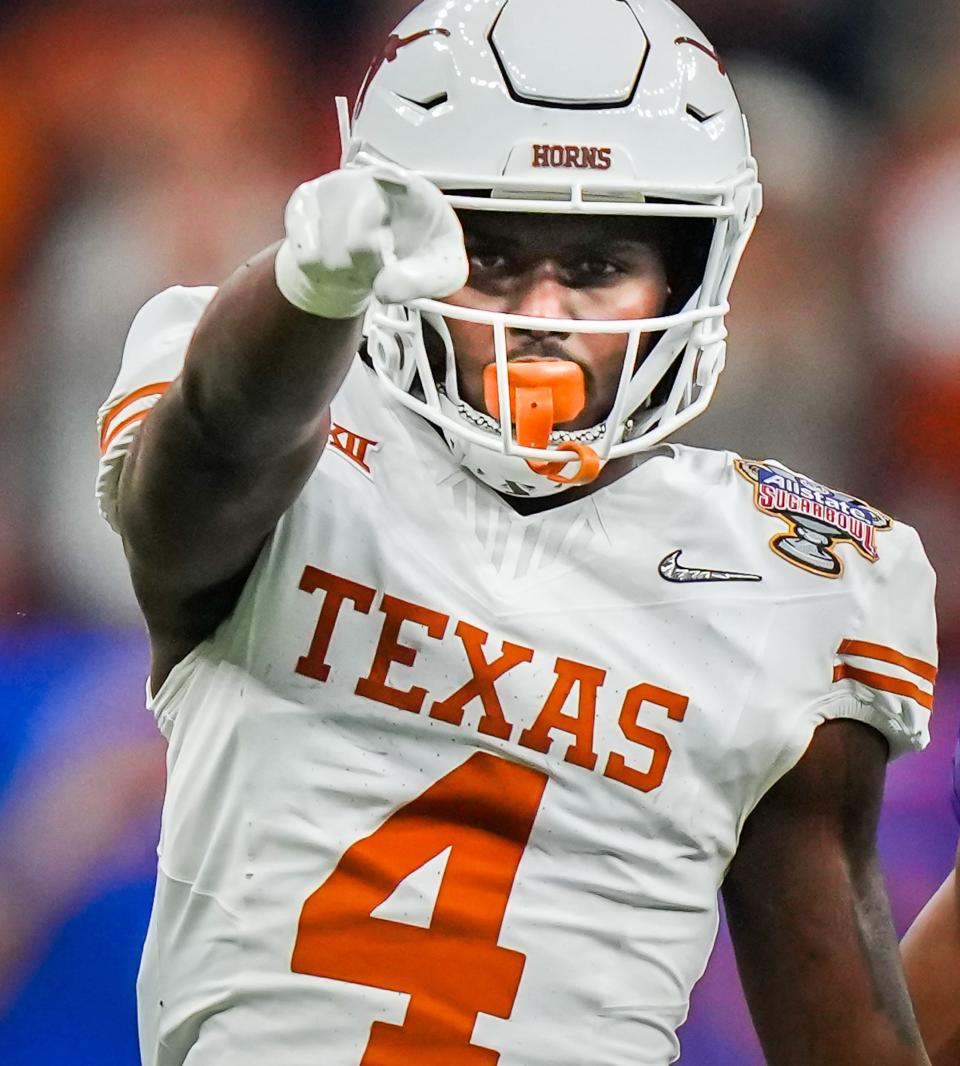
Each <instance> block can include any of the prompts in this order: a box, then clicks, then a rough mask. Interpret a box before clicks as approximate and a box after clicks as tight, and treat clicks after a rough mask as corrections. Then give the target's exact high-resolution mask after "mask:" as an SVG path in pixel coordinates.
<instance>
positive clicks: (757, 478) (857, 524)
mask: <svg viewBox="0 0 960 1066" xmlns="http://www.w3.org/2000/svg"><path fill="white" fill-rule="evenodd" d="M736 466H737V470H738V472H739V473H740V474H742V475H743V476H744V477H745V478H746V479H747V480H748V481H750V482H752V483H753V486H754V503H755V504H756V507H757V509H758V510H760V511H762V512H763V513H764V514H768V515H770V516H771V517H773V518H780V519H782V520H783V521H784V522H786V523H787V525H788V526H789V529H788V531H787V532H786V533H778V534H777V535H776V536H775V537H774V538H773V539H772V540H771V541H770V547H771V548H772V549H773V550H774V552H776V554H777V555H779V556H780V558H781V559H786V561H787V562H788V563H793V565H794V566H799V567H800V568H801V569H803V570H806V571H808V572H809V573H811V574H819V575H820V576H822V577H840V575H841V574H842V573H843V559H842V558H841V557H840V555H839V554H838V552H837V551H836V547H837V545H839V544H852V545H853V546H854V548H856V550H857V551H858V552H859V553H860V555H862V556H863V557H864V559H866V560H868V561H869V562H871V563H875V562H876V561H877V558H878V555H877V533H878V532H880V531H882V530H885V529H889V528H890V526H891V525H892V522H891V520H890V518H889V517H888V516H887V515H885V514H883V512H882V511H878V510H877V509H876V508H875V507H871V506H870V505H869V504H867V503H864V502H863V500H858V499H857V498H856V497H854V496H848V495H847V494H846V493H844V492H837V491H836V490H835V489H831V488H828V487H827V486H826V485H821V484H819V483H818V482H816V481H812V480H811V479H810V478H807V477H804V476H803V475H802V474H795V473H793V471H791V470H788V469H787V468H786V467H782V466H779V465H778V464H776V463H772V462H764V463H758V462H754V461H753V460H748V459H738V460H737V463H736Z"/></svg>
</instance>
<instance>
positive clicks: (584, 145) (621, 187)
mask: <svg viewBox="0 0 960 1066" xmlns="http://www.w3.org/2000/svg"><path fill="white" fill-rule="evenodd" d="M341 117H342V125H343V127H344V139H345V144H344V159H343V162H344V165H346V166H350V165H360V164H363V163H369V162H374V161H383V160H385V161H388V162H391V163H394V164H396V165H398V166H401V167H404V168H406V169H409V170H413V171H416V172H417V173H419V174H421V175H423V176H424V177H426V178H427V179H429V180H430V181H432V182H434V183H435V184H436V185H438V186H439V187H440V188H441V189H443V190H444V191H445V192H447V194H448V196H449V199H450V200H451V202H452V203H453V204H454V206H455V207H456V208H458V209H459V210H497V211H514V212H525V213H538V212H540V213H570V214H574V213H576V214H604V215H609V214H614V215H630V216H638V215H640V216H643V215H646V216H658V217H674V218H707V219H713V220H715V226H714V235H713V240H712V245H711V248H710V251H709V254H708V255H707V258H706V266H705V269H704V274H703V279H702V282H701V284H700V285H699V286H698V287H697V288H696V291H695V292H694V293H693V295H692V296H691V297H690V299H689V301H688V302H687V304H686V306H684V307H682V308H679V309H676V310H675V312H674V313H672V314H669V315H665V316H663V317H661V318H658V319H636V320H628V321H620V322H597V321H592V320H577V321H570V322H567V321H563V322H561V321H560V320H554V319H532V318H527V317H520V316H517V315H510V314H494V313H489V312H480V311H473V310H470V309H465V308H461V307H452V306H450V305H447V304H445V303H442V302H440V301H432V300H421V301H416V302H415V303H413V304H411V305H409V306H384V305H379V304H374V306H373V307H372V309H371V312H370V314H369V316H368V320H367V329H368V348H369V352H370V357H371V359H372V361H373V364H374V367H375V369H376V370H377V373H378V374H379V375H380V377H381V379H382V380H383V381H384V382H385V384H386V385H387V387H388V389H389V390H390V391H391V392H392V393H393V394H394V395H395V396H396V397H397V399H398V400H400V402H402V403H404V404H406V405H407V406H408V407H411V408H412V409H414V410H416V411H418V412H419V413H420V414H422V415H424V416H425V417H427V418H429V419H430V420H431V421H433V422H435V423H436V424H438V425H439V426H440V427H441V429H442V431H443V432H444V435H445V437H446V439H447V441H448V443H449V444H450V446H451V448H452V449H453V450H454V452H455V454H457V456H458V458H459V459H460V461H462V462H463V463H464V464H465V465H466V466H468V467H469V468H470V469H471V470H472V471H473V472H474V473H475V474H476V475H477V476H478V477H480V478H482V479H483V480H484V481H486V482H487V483H488V484H491V485H492V486H493V487H494V488H496V489H497V490H498V491H501V492H507V493H514V494H520V495H542V494H546V493H552V492H555V491H562V490H563V489H564V488H565V487H567V486H566V485H562V484H557V483H556V482H554V481H551V480H549V479H548V478H547V477H545V476H543V475H540V474H535V473H534V472H533V471H532V470H531V469H530V467H529V466H528V465H527V461H528V460H534V461H536V460H539V461H541V462H543V461H545V460H553V461H554V462H556V461H557V459H558V453H557V451H555V450H553V449H554V448H555V447H556V446H557V445H558V444H561V443H562V441H560V440H557V439H555V438H556V437H557V435H556V434H555V435H554V437H552V438H551V448H550V449H548V450H543V449H532V448H525V447H522V446H521V445H519V444H518V443H517V442H516V441H515V440H514V437H513V431H512V428H511V426H510V425H509V420H506V419H505V420H504V422H503V424H502V425H500V424H498V423H497V422H496V421H495V420H493V419H491V418H490V417H489V416H488V415H487V414H485V413H484V412H477V411H474V410H472V409H470V408H468V407H467V406H466V405H465V404H464V403H463V402H462V400H461V399H460V397H459V394H458V391H457V384H456V371H455V363H454V352H453V346H452V343H451V341H450V336H449V331H448V330H447V329H446V328H445V322H444V319H452V318H457V319H466V320H468V321H473V322H484V323H487V324H489V325H490V326H491V327H492V329H493V337H494V355H495V359H496V363H497V368H498V375H499V377H500V380H501V395H502V396H504V397H506V395H507V392H506V389H507V385H506V375H507V343H506V331H507V330H508V329H511V328H518V329H526V330H536V329H541V330H544V331H551V330H556V329H563V330H564V331H568V332H574V333H618V334H621V335H625V336H626V337H627V338H628V343H627V351H626V357H625V364H624V371H623V375H622V377H621V382H620V388H619V391H618V393H617V396H616V399H615V401H614V403H613V406H612V409H611V411H610V414H609V416H608V418H607V419H606V421H605V423H604V424H603V425H602V426H599V427H596V428H595V429H594V430H589V431H584V433H582V434H580V433H578V434H573V436H574V437H576V438H578V439H581V438H582V439H584V440H589V441H591V442H592V444H591V446H592V447H595V449H596V450H597V452H598V454H599V456H600V458H601V460H602V461H607V460H609V459H611V458H616V457H618V456H621V455H625V454H629V453H632V452H636V451H639V450H641V449H644V448H648V447H651V446H653V445H655V444H657V443H658V442H659V441H661V440H663V439H664V437H666V436H667V435H669V434H670V433H672V432H674V431H675V430H676V429H678V428H679V427H680V426H682V425H684V424H685V423H687V422H689V421H690V420H691V419H692V418H694V417H696V416H697V415H698V414H700V413H701V412H702V411H703V410H704V409H705V408H706V406H707V404H708V403H709V401H710V399H711V397H712V395H713V392H714V389H715V386H716V381H717V378H718V376H719V374H720V372H721V371H722V369H723V364H724V360H725V347H726V335H727V334H726V328H725V325H724V319H725V315H726V313H727V311H728V309H729V305H728V303H727V297H728V294H729V291H730V286H731V284H732V282H733V278H734V274H735V272H736V269H737V266H738V264H739V260H740V257H741V255H742V253H743V250H744V247H745V245H746V243H747V240H748V239H749V236H750V233H751V231H752V229H753V225H754V222H755V220H756V217H757V215H758V214H759V211H760V207H761V193H760V185H759V183H758V181H757V169H756V163H755V161H754V159H753V158H752V155H751V151H750V142H749V136H748V133H747V127H746V122H745V119H744V117H743V115H742V112H741V110H740V106H739V104H738V102H737V98H736V95H735V94H734V91H733V88H732V86H731V84H730V81H729V79H728V77H727V75H726V70H725V68H724V65H723V63H722V61H721V60H720V58H719V57H718V56H717V55H716V53H715V51H714V50H713V48H712V47H711V45H710V44H709V42H708V41H707V40H706V38H705V37H704V35H703V34H702V33H701V32H700V31H699V30H698V29H697V27H696V26H695V25H694V23H693V22H692V21H691V20H690V19H689V18H687V16H686V15H684V14H683V12H682V11H680V9H679V8H677V7H676V6H675V5H674V4H672V3H670V2H669V0H427V2H425V3H423V4H420V5H419V6H418V7H416V8H415V9H414V10H413V11H412V12H411V13H410V14H409V15H408V16H407V18H406V19H404V21H403V22H402V23H401V24H400V26H399V27H398V28H397V30H396V31H395V33H394V34H392V35H391V36H390V38H389V40H388V42H387V44H386V46H385V48H384V49H383V51H382V53H381V54H380V56H378V57H377V59H376V60H375V61H374V64H373V66H372V67H371V70H370V73H369V74H368V76H367V79H366V81H365V82H364V86H363V88H362V90H361V93H360V96H359V99H358V101H357V106H356V109H355V112H354V118H353V122H352V125H351V123H350V121H349V119H348V117H347V115H346V111H345V106H344V105H341ZM424 321H428V322H429V323H430V325H431V326H432V327H433V328H434V329H436V330H437V332H438V333H439V334H440V336H441V337H442V339H443V340H444V343H445V346H446V349H447V371H446V374H445V379H444V380H443V381H436V380H435V377H434V374H433V371H432V370H431V367H430V364H429V360H428V359H427V355H426V350H425V344H424V340H423V323H424ZM652 333H658V334H662V336H661V337H660V339H659V341H658V342H657V344H656V345H655V347H654V348H653V350H652V351H650V352H649V353H648V354H646V355H644V354H643V353H644V350H645V348H644V346H643V343H642V342H643V338H644V336H645V335H647V336H649V335H650V334H652ZM667 385H669V387H667ZM658 387H659V390H658ZM664 392H667V395H664ZM654 394H656V402H654V400H653V397H654ZM560 436H561V437H562V436H564V435H560ZM566 436H569V435H566ZM560 458H562V454H561V456H560Z"/></svg>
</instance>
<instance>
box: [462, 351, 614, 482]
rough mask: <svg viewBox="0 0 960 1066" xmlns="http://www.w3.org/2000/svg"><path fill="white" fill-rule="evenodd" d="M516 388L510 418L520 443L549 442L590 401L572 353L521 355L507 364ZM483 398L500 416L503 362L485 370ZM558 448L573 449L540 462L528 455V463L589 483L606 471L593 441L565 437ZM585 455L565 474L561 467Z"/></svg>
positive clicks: (552, 475) (550, 474)
mask: <svg viewBox="0 0 960 1066" xmlns="http://www.w3.org/2000/svg"><path fill="white" fill-rule="evenodd" d="M507 382H508V386H509V392H510V419H511V421H512V422H513V424H514V427H515V431H516V440H517V443H518V444H520V445H522V446H523V447H525V448H547V447H548V446H549V444H550V434H551V432H552V431H553V428H554V426H556V425H558V424H562V423H564V422H569V421H570V420H571V419H573V418H576V417H577V415H578V414H580V412H581V411H582V410H583V409H584V407H585V406H586V403H587V398H586V385H585V383H584V380H583V371H582V370H581V369H580V367H579V366H578V365H577V364H576V363H572V362H570V361H569V360H567V359H531V360H517V361H514V362H512V363H508V364H507ZM483 398H484V402H485V403H486V406H487V410H488V411H489V412H490V414H491V415H493V417H494V418H496V419H498V420H499V419H500V390H499V387H498V379H497V364H496V363H490V364H489V365H488V366H486V367H484V370H483ZM553 450H555V451H557V452H560V453H563V452H570V453H572V456H571V458H569V459H558V460H557V461H556V462H550V461H547V462H540V461H538V460H534V459H528V460H527V465H528V466H529V467H530V469H531V470H532V471H533V472H534V473H535V474H541V475H542V476H543V477H546V478H548V479H549V480H550V481H555V482H557V483H558V484H560V485H586V484H588V483H589V482H591V481H593V480H594V479H595V478H596V477H597V475H598V474H599V473H600V466H601V463H600V456H599V455H597V453H596V451H594V449H593V448H591V447H590V446H589V445H587V444H581V443H580V442H579V441H565V442H564V443H562V444H558V445H556V447H555V449H553ZM574 461H579V464H580V465H579V467H578V469H577V472H576V473H575V474H573V475H572V476H571V477H564V476H563V475H562V474H561V471H562V470H563V469H564V468H565V467H567V466H568V465H569V464H570V463H571V462H574Z"/></svg>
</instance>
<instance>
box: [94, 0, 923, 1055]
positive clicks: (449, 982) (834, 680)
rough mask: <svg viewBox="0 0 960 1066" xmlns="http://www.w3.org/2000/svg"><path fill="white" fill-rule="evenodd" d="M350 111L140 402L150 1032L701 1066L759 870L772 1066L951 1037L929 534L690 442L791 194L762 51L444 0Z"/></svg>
mask: <svg viewBox="0 0 960 1066" xmlns="http://www.w3.org/2000/svg"><path fill="white" fill-rule="evenodd" d="M340 115H341V124H342V130H343V140H344V156H343V167H342V168H341V169H340V170H339V171H338V172H336V173H333V174H330V175H327V176H325V177H322V178H320V179H318V180H316V181H312V182H309V183H307V184H306V185H304V186H302V187H301V188H300V189H298V190H297V191H296V192H295V193H294V195H293V198H292V199H291V201H290V203H289V204H288V206H287V210H286V238H285V240H284V241H283V242H282V243H281V245H280V246H279V248H270V249H267V250H266V251H264V252H263V253H262V254H260V255H259V256H257V257H255V258H254V259H253V260H252V261H251V262H249V263H248V264H247V265H246V266H244V267H243V268H242V269H240V270H239V271H238V272H237V273H236V274H235V275H234V276H233V277H231V278H229V279H228V280H227V281H225V282H224V284H223V285H222V286H221V287H220V288H219V290H214V289H213V288H208V289H182V288H176V289H172V290H170V291H168V292H165V293H163V294H161V295H160V296H158V297H156V298H155V299H154V300H152V301H151V302H150V303H148V304H147V305H146V307H145V308H144V309H143V310H142V311H141V313H140V314H139V315H138V317H137V318H136V320H135V321H134V323H133V326H132V328H131V331H130V335H129V339H128V341H127V345H126V349H125V352H124V356H123V363H122V367H121V371H120V376H119V379H118V381H117V384H116V386H115V388H114V390H113V392H112V394H111V396H110V397H109V399H108V401H107V403H106V404H105V405H104V408H103V410H102V412H101V420H100V427H101V442H102V448H103V462H102V468H101V476H100V482H99V496H100V501H101V506H102V509H103V511H104V514H105V515H106V517H107V518H108V519H109V520H110V521H111V522H112V523H113V524H114V526H115V527H116V528H117V529H118V530H119V531H120V533H121V534H122V536H123V539H124V544H125V548H126V552H127V555H128V558H129V562H130V569H131V573H132V576H133V582H134V586H135V588H136V591H137V595H138V597H139V600H140V603H141V605H142V608H143V612H144V616H145V618H146V620H147V624H148V627H149V630H150V637H151V642H152V649H153V662H152V674H151V679H150V688H149V702H150V707H151V708H152V710H153V712H154V713H155V715H156V717H157V720H158V723H159V726H160V729H161V730H162V731H163V733H164V735H165V736H166V737H167V738H168V740H169V788H168V794H167V799H166V806H165V813H164V822H163V830H162V836H161V841H160V848H159V879H158V885H157V896H156V903H155V907H154V912H153V919H152V924H151V927H150V932H149V936H148V941H147V944H146V948H145V953H144V959H143V966H142V971H141V979H140V986H139V991H140V1025H141V1033H142V1044H143V1057H144V1062H145V1063H147V1064H149V1066H179V1064H188V1066H212V1064H215V1063H216V1064H219V1063H223V1062H226V1061H229V1062H231V1063H233V1064H235V1066H254V1064H256V1066H260V1064H262V1063H264V1062H270V1063H272V1064H274V1066H303V1064H305V1063H308V1062H310V1063H312V1062H317V1063H323V1064H324V1066H412V1064H417V1066H494V1064H496V1063H500V1064H501V1066H573V1064H589V1066H625V1064H627V1063H630V1064H646V1066H663V1064H666V1063H668V1062H672V1061H674V1060H675V1059H676V1058H677V1056H678V1054H679V1044H678V1040H677V1036H676V1030H677V1028H678V1027H679V1026H680V1024H681V1023H682V1022H683V1020H684V1018H685V1017H686V1012H687V1005H688V1000H689V995H690V990H691V988H692V987H693V985H694V983H695V982H696V980H697V979H698V977H699V976H700V975H701V974H702V972H703V970H704V967H705V966H706V963H707V958H708V956H709V953H710V949H711V946H712V944H713V941H714V937H715V934H716V931H717V921H718V893H719V891H720V890H721V888H722V891H723V894H724V898H725V901H726V906H727V910H728V914H729V917H730V922H731V926H732V930H733V936H734V941H735V944H736V949H737V954H738V959H739V964H740V970H741V973H742V976H743V981H744V985H745V988H746V992H747V996H748V999H749V1001H750V1005H751V1008H752V1011H753V1017H754V1019H755V1021H756V1025H757V1028H758V1030H759V1033H760V1037H761V1040H762V1042H763V1045H764V1048H765V1050H766V1053H767V1056H768V1061H769V1062H770V1063H773V1064H776V1066H801V1064H802V1066H815V1064H824V1066H825V1064H828V1063H829V1064H830V1066H840V1064H851V1066H852V1064H857V1066H862V1064H864V1063H870V1064H871V1066H907V1064H911V1066H912V1064H917V1063H925V1062H926V1061H927V1059H926V1055H925V1052H924V1051H923V1048H922V1046H921V1044H920V1040H919V1037H918V1034H917V1028H916V1023H915V1020H914V1017H913V1012H912V1009H911V1006H910V1002H909V999H908V997H907V993H906V989H905V985H904V981H903V975H902V971H901V966H900V962H899V957H898V951H897V944H896V940H895V937H894V933H893V930H892V927H891V922H890V918H889V914H888V907H887V902H886V898H885V893H884V888H883V884H882V880H881V877H880V873H879V871H878V867H877V861H876V857H875V852H874V830H875V825H876V819H877V811H878V808H879V805H880V799H881V792H882V787H883V779H884V769H885V766H886V762H887V759H888V757H889V756H891V755H898V754H900V753H902V752H905V751H908V750H910V749H915V748H919V747H922V746H923V744H924V743H925V742H926V739H927V723H928V716H929V709H930V705H931V699H932V695H931V689H932V681H933V672H934V668H933V665H932V663H933V659H934V656H935V647H934V632H933V629H934V625H933V614H932V605H931V604H932V584H933V580H932V576H931V573H930V569H929V566H928V564H927V562H926V560H925V558H924V556H923V552H922V549H921V548H920V545H919V543H918V540H917V537H916V535H915V533H914V532H913V531H912V530H911V529H910V528H909V527H907V526H904V525H901V524H899V523H893V522H892V521H891V520H890V519H889V518H888V517H887V516H885V515H883V514H881V513H880V512H878V511H876V510H875V509H874V508H871V507H870V506H869V505H867V504H866V503H864V502H863V501H861V500H858V499H856V498H854V497H852V496H849V495H846V494H844V493H840V492H836V491H834V490H831V489H829V488H828V487H826V486H823V485H819V484H817V483H816V482H814V481H812V480H811V479H809V478H807V477H804V476H803V475H800V474H796V473H794V472H792V471H790V470H788V469H787V468H786V467H783V466H781V465H779V464H777V463H775V462H772V461H763V462H747V461H744V460H740V459H738V458H737V457H736V456H733V455H731V454H728V453H725V452H710V451H702V450H696V449H691V448H685V447H681V446H675V445H670V444H667V443H665V441H666V438H668V437H669V435H670V434H671V433H673V432H674V431H675V430H676V429H678V428H679V427H680V426H682V425H683V424H684V423H686V422H687V421H689V420H690V419H692V418H693V417H695V416H696V415H697V414H698V413H699V412H701V411H702V410H703V409H704V408H705V406H706V405H707V403H708V402H709V400H710V398H711V396H712V394H713V391H714V387H715V385H716V382H717V378H718V375H719V374H720V372H721V370H722V368H723V364H724V359H725V351H726V348H725V337H726V332H725V327H724V318H725V315H726V312H727V309H728V305H727V296H728V293H729V290H730V286H731V283H732V281H733V277H734V274H735V272H736V268H737V263H738V261H739V259H740V256H741V254H742V252H743V250H744V247H745V245H746V243H747V240H748V237H749V235H750V232H751V229H752V227H753V224H754V221H755V219H756V216H757V214H758V212H759V209H760V186H759V184H758V181H757V171H756V164H755V162H754V160H753V158H752V156H751V152H750V146H749V140H748V136H747V132H746V127H745V123H744V120H743V116H742V115H741V112H740V108H739V106H738V104H737V100H736V97H735V95H734V93H733V90H732V88H731V86H730V82H729V80H728V78H727V75H726V71H725V68H724V65H723V63H722V61H721V59H720V58H719V57H718V56H717V54H716V53H715V51H714V50H713V48H712V47H711V46H710V44H709V43H708V42H707V40H706V39H705V38H704V36H703V35H702V34H701V33H700V31H699V30H698V29H697V27H696V26H695V25H693V23H691V22H690V21H689V19H687V18H686V17H685V16H684V15H683V14H682V13H681V12H680V11H679V10H678V9H677V8H676V7H674V6H673V5H672V4H670V3H669V2H667V0H642V2H640V0H590V2H589V3H587V2H586V0H428V2H427V3H424V4H422V5H421V6H420V7H418V8H416V9H415V10H414V11H413V12H412V13H411V14H410V15H409V16H408V17H407V19H406V20H405V21H404V22H403V23H402V24H401V25H400V26H399V28H398V29H397V30H396V32H395V33H394V34H393V35H391V37H390V38H389V40H388V42H387V44H386V46H385V47H384V49H383V51H382V53H381V54H380V56H379V57H378V58H377V60H376V61H375V63H374V65H373V67H372V69H371V72H370V74H369V76H368V78H367V81H366V83H365V84H364V86H363V88H362V90H361V92H360V94H359V97H358V101H357V105H356V108H355V110H354V113H353V116H352V117H351V116H350V115H349V114H348V111H347V109H346V107H345V105H343V104H341V105H340ZM147 416H149V417H147Z"/></svg>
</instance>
